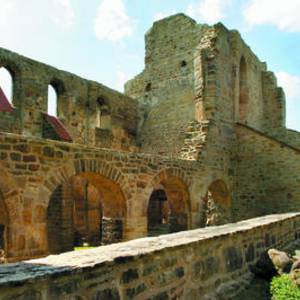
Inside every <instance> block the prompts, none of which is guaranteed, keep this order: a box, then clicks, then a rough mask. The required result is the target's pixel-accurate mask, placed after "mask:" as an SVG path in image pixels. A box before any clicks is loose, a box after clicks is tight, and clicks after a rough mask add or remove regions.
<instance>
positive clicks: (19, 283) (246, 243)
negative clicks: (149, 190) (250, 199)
mask: <svg viewBox="0 0 300 300" xmlns="http://www.w3.org/2000/svg"><path fill="white" fill-rule="evenodd" d="M299 238H300V215H299V214H295V213H290V214H284V215H269V216H265V217H262V218H257V219H250V220H246V221H243V222H240V223H235V224H228V225H224V226H218V227H211V228H205V229H197V230H193V231H186V232H181V233H177V234H171V235H165V236H163V237H156V238H147V239H140V240H135V241H130V242H125V243H120V244H115V245H110V246H105V247H100V248H95V249H92V250H85V251H80V252H69V253H65V254H61V255H59V256H49V257H47V258H44V259H39V260H31V261H26V262H24V263H22V264H11V265H6V266H3V267H1V268H0V298H1V299H2V300H13V299H19V300H25V299H34V300H48V299H49V300H50V299H58V300H60V299H61V300H66V299H70V300H75V299H110V300H117V299H151V300H154V299H189V300H190V299H195V300H202V299H208V298H209V297H212V296H215V297H217V299H226V300H228V299H230V297H231V296H233V295H234V294H236V293H238V292H239V291H240V289H242V288H243V287H244V286H245V284H249V278H250V277H251V274H250V271H249V268H250V267H251V266H253V265H254V264H255V263H256V262H257V261H258V259H259V258H260V256H261V254H262V253H264V252H265V251H266V250H267V249H269V248H272V247H277V248H280V249H283V248H285V247H287V246H288V245H291V243H295V242H298V243H299V240H300V239H299ZM209 299H210V298H209Z"/></svg>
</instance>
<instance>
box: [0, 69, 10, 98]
mask: <svg viewBox="0 0 300 300" xmlns="http://www.w3.org/2000/svg"><path fill="white" fill-rule="evenodd" d="M0 87H1V89H2V90H3V92H4V94H5V96H6V98H7V99H8V101H9V102H10V103H11V104H12V99H13V77H12V74H11V73H10V71H8V70H7V69H6V68H4V67H0Z"/></svg>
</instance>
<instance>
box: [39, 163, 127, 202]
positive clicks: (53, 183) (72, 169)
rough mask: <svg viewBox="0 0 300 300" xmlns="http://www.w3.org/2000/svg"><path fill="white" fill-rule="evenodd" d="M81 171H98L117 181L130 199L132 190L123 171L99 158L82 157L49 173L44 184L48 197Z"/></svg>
mask: <svg viewBox="0 0 300 300" xmlns="http://www.w3.org/2000/svg"><path fill="white" fill-rule="evenodd" d="M80 173H97V174H99V175H101V176H103V177H105V178H107V179H109V180H111V181H113V182H115V183H117V184H118V185H119V186H120V188H121V190H122V191H123V193H124V196H125V198H126V199H127V200H128V199H129V198H130V197H131V192H130V189H129V187H128V184H127V182H126V181H125V177H124V175H123V174H122V173H121V171H120V170H119V169H117V168H115V167H113V166H112V165H111V164H109V163H107V162H105V161H102V160H97V159H80V160H74V161H72V162H69V163H68V164H65V165H63V166H62V167H60V168H58V169H55V170H53V171H52V172H51V174H49V175H48V177H47V179H46V180H45V183H44V186H45V187H46V189H47V190H46V191H45V192H46V193H47V197H48V198H49V196H50V195H51V194H52V192H53V191H54V190H55V188H56V187H57V186H59V185H61V184H68V182H69V180H70V178H71V177H72V176H76V175H78V174H80Z"/></svg>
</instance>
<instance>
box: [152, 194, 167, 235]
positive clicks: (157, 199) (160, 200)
mask: <svg viewBox="0 0 300 300" xmlns="http://www.w3.org/2000/svg"><path fill="white" fill-rule="evenodd" d="M169 214H170V208H169V203H168V199H167V195H166V193H165V191H164V190H163V189H159V190H155V191H153V192H152V194H151V197H150V200H149V205H148V212H147V216H148V235H149V236H157V235H160V234H165V233H168V232H170V228H169Z"/></svg>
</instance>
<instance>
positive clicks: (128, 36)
mask: <svg viewBox="0 0 300 300" xmlns="http://www.w3.org/2000/svg"><path fill="white" fill-rule="evenodd" d="M178 12H184V13H187V14H189V15H190V16H192V17H193V18H194V19H196V20H197V22H199V23H208V24H213V23H216V22H219V21H220V22H223V24H224V25H225V26H227V27H228V28H230V29H238V30H239V31H240V32H241V34H242V36H243V38H244V39H245V41H246V43H247V44H248V45H249V46H250V47H251V48H252V50H253V51H254V52H255V53H256V54H257V55H258V57H259V58H260V59H261V60H262V61H266V62H267V63H268V67H269V69H270V70H272V71H274V72H275V73H276V75H277V77H278V81H279V84H280V85H281V86H283V87H284V88H285V92H286V97H287V126H288V127H289V128H292V129H297V130H300V122H299V121H298V120H299V116H300V0H285V1H279V0H278V1H277V0H180V1H179V0H89V1H83V0H26V1H24V0H0V47H4V48H7V49H10V50H12V51H15V52H18V53H21V54H23V55H25V56H29V57H31V58H34V59H36V60H39V61H42V62H45V63H47V64H50V65H53V66H55V67H57V68H60V69H64V70H67V71H70V72H73V73H75V74H78V75H80V76H82V77H85V78H88V79H93V80H96V81H99V82H101V83H103V84H105V85H107V86H109V87H112V88H115V89H118V90H120V91H122V86H123V83H124V82H125V81H127V80H128V79H130V78H132V77H133V76H135V75H136V74H138V73H139V72H141V71H142V69H143V66H144V34H145V32H146V31H147V30H148V29H149V28H150V27H151V25H152V23H153V21H154V20H157V19H160V18H163V17H164V16H168V15H170V14H174V13H178ZM1 74H2V73H1V72H0V79H1V76H2V75H1Z"/></svg>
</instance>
